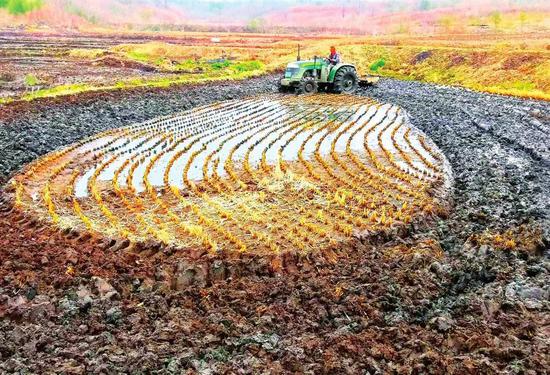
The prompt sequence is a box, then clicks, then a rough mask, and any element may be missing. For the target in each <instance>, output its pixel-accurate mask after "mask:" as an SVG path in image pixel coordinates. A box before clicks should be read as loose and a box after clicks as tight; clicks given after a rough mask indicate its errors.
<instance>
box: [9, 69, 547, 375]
mask: <svg viewBox="0 0 550 375" xmlns="http://www.w3.org/2000/svg"><path fill="white" fill-rule="evenodd" d="M276 79H277V77H274V76H265V77H262V78H256V79H251V80H247V81H243V82H239V83H235V82H229V83H217V84H209V85H202V86H174V87H172V88H170V89H136V90H126V91H110V92H105V93H100V92H94V93H87V94H82V95H79V96H72V97H62V98H56V99H41V100H37V101H33V102H29V103H11V104H8V105H5V106H2V107H0V146H1V147H0V181H1V182H2V184H3V187H2V198H1V199H2V200H1V204H0V208H1V213H0V231H1V233H2V236H1V238H0V316H1V317H2V319H1V320H0V370H1V372H3V373H12V372H17V373H77V374H78V373H89V372H95V373H113V374H114V373H121V372H126V373H205V374H210V373H327V374H328V373H330V374H333V373H353V374H355V373H370V374H375V373H380V374H382V373H400V374H401V373H402V374H421V373H456V374H465V373H471V374H477V373H517V374H522V373H526V374H536V373H546V372H548V371H549V370H550V366H549V363H548V353H549V350H550V340H549V328H548V327H549V325H550V314H549V310H550V303H549V298H550V288H549V285H550V277H549V273H550V262H549V255H550V253H549V236H550V218H549V215H550V203H549V202H550V141H549V138H550V137H549V133H550V117H549V114H550V105H549V104H548V103H546V102H541V101H528V100H521V99H515V98H510V97H502V96H496V95H487V94H482V93H476V92H472V91H468V90H463V89H457V88H448V87H439V86H434V85H429V84H421V83H416V82H402V81H397V80H391V79H384V80H381V81H380V83H379V85H378V86H377V87H375V88H366V89H361V90H360V91H359V92H358V93H357V94H356V95H355V96H353V97H349V98H348V97H344V96H335V95H318V96H312V97H305V98H297V97H295V96H294V95H278V94H275V91H276ZM155 119H156V120H155ZM159 119H162V121H160V120H159ZM155 121H157V122H155ZM270 150H271V151H270ZM182 171H185V174H182V173H179V172H182ZM75 202H76V203H75ZM182 223H185V225H183V224H182ZM199 228H202V229H199ZM266 254H269V256H266ZM273 254H277V256H273Z"/></svg>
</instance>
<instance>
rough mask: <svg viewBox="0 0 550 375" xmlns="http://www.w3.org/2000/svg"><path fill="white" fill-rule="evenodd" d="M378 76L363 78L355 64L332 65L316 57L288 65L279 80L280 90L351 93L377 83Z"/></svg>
mask: <svg viewBox="0 0 550 375" xmlns="http://www.w3.org/2000/svg"><path fill="white" fill-rule="evenodd" d="M378 79H379V78H378V77H372V76H370V77H367V78H366V79H364V80H361V79H360V78H359V76H358V74H357V69H356V68H355V65H353V64H347V63H339V64H336V65H331V64H330V63H329V62H328V59H325V58H319V57H317V56H316V57H314V58H313V59H312V60H300V53H299V52H298V58H297V61H295V62H291V63H289V64H288V65H287V67H286V70H285V74H284V77H283V78H282V79H281V81H280V82H279V91H280V92H295V93H297V94H313V93H316V92H318V91H326V92H333V93H337V94H340V93H345V94H351V93H353V92H355V90H357V87H358V86H359V85H361V86H368V85H372V84H375V83H376V82H377V81H378Z"/></svg>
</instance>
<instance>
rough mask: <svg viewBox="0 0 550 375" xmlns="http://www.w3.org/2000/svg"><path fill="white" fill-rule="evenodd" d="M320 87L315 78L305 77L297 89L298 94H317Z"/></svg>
mask: <svg viewBox="0 0 550 375" xmlns="http://www.w3.org/2000/svg"><path fill="white" fill-rule="evenodd" d="M318 89H319V86H318V85H317V81H316V80H315V78H314V77H304V78H302V80H301V81H300V84H299V85H298V87H296V94H315V93H316V92H317V90H318Z"/></svg>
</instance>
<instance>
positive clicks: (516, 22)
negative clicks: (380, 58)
mask: <svg viewBox="0 0 550 375" xmlns="http://www.w3.org/2000/svg"><path fill="white" fill-rule="evenodd" d="M548 14H550V2H548V1H546V0H490V1H489V0H487V1H483V0H333V1H328V0H271V1H268V0H254V1H252V0H232V1H221V0H219V1H216V0H0V27H10V26H11V27H14V26H49V27H55V28H79V29H86V28H90V27H96V26H98V27H113V28H120V27H124V28H126V29H134V30H141V29H146V30H166V29H179V30H181V29H186V30H193V29H202V30H204V29H216V30H224V28H226V29H229V28H231V30H234V31H235V30H240V31H252V32H273V31H281V30H282V31H285V30H287V31H318V32H344V33H345V32H358V33H366V34H387V33H397V32H403V33H433V32H439V31H445V32H464V31H468V29H469V28H492V29H501V30H521V31H525V30H532V29H537V28H538V29H548V28H550V25H549V24H548V23H549V22H550V21H549V17H548Z"/></svg>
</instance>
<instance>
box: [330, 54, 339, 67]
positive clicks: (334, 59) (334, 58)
mask: <svg viewBox="0 0 550 375" xmlns="http://www.w3.org/2000/svg"><path fill="white" fill-rule="evenodd" d="M328 61H329V63H331V64H332V65H336V64H340V54H339V53H338V52H336V53H334V54H332V53H331V54H330V55H329V56H328Z"/></svg>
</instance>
